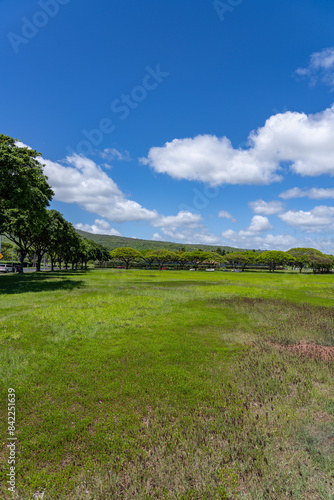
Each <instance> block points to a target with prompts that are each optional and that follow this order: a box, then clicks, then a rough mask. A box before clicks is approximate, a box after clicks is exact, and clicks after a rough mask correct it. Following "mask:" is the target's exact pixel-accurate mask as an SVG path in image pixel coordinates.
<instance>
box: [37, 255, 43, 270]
mask: <svg viewBox="0 0 334 500" xmlns="http://www.w3.org/2000/svg"><path fill="white" fill-rule="evenodd" d="M42 258H43V255H42V254H37V261H36V271H37V272H40V271H41V262H42Z"/></svg>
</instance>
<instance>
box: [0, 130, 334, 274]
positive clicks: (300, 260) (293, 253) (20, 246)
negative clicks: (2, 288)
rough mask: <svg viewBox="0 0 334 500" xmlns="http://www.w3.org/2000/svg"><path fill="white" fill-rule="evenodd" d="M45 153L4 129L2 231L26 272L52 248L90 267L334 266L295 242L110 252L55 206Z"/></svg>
mask: <svg viewBox="0 0 334 500" xmlns="http://www.w3.org/2000/svg"><path fill="white" fill-rule="evenodd" d="M40 156H41V154H40V153H38V152H37V151H35V150H33V149H30V148H27V147H20V145H19V144H17V142H16V141H15V140H14V139H12V138H11V137H9V136H6V135H3V134H0V171H1V176H0V234H5V235H6V236H7V238H8V239H9V240H10V241H12V242H13V243H14V244H15V245H16V247H17V253H18V254H19V256H20V262H21V272H23V263H24V261H25V258H26V257H27V255H29V253H30V254H31V253H33V254H34V255H35V257H36V264H37V266H36V267H37V270H38V271H39V270H40V268H41V261H42V259H43V256H44V255H45V254H47V255H48V256H49V257H50V260H51V268H52V270H53V268H54V264H55V263H56V262H58V263H59V265H60V266H61V264H62V262H63V263H64V265H65V267H66V269H67V267H68V265H69V263H71V264H72V267H74V266H77V265H78V263H82V264H83V266H85V267H87V263H88V261H90V260H94V261H97V260H98V261H100V262H102V261H107V260H109V257H110V256H111V258H113V259H116V260H118V261H120V262H122V263H124V266H125V267H126V268H129V267H130V266H131V264H133V263H134V262H136V261H140V260H141V261H142V262H145V263H146V266H147V267H150V266H151V265H152V264H153V263H157V264H158V266H159V268H160V269H161V268H162V267H163V266H164V265H166V264H167V263H174V264H177V265H178V266H179V267H180V268H181V269H183V267H184V266H185V265H186V264H189V263H190V264H191V265H192V266H193V267H194V268H195V269H197V268H198V266H199V265H200V264H203V263H206V264H207V265H210V266H213V265H218V264H220V263H224V262H225V263H226V264H230V265H232V266H233V267H237V268H239V269H241V270H244V269H245V268H246V267H247V265H251V264H252V265H254V264H260V265H267V266H269V269H270V270H271V271H272V272H274V271H275V269H276V267H277V266H283V265H286V264H290V265H293V266H296V267H298V268H299V270H300V272H301V271H302V269H303V268H304V267H306V266H307V267H311V268H312V269H313V271H314V272H328V271H329V270H330V269H331V268H332V267H333V256H329V255H324V254H322V253H321V252H319V250H315V249H313V248H293V249H291V250H290V251H289V252H282V251H276V250H273V251H266V252H262V253H257V252H255V251H243V252H241V251H240V252H239V251H238V252H232V253H229V254H225V250H221V249H220V248H218V249H217V251H216V252H205V251H201V250H194V251H191V252H186V251H180V252H172V251H170V250H157V251H153V250H145V251H143V252H139V251H138V250H134V249H133V248H116V249H115V250H113V251H112V252H111V253H110V254H109V252H108V250H107V249H106V248H104V247H103V246H102V245H99V244H97V243H95V242H93V241H91V240H87V239H84V238H82V237H81V236H79V235H78V234H77V233H76V231H75V229H74V227H73V226H72V224H70V223H69V222H67V221H66V220H65V219H64V217H63V216H62V215H61V214H60V213H59V212H57V211H56V210H49V209H48V207H49V204H50V201H51V199H52V196H53V194H54V193H53V191H52V189H51V187H50V186H49V184H48V182H47V177H46V176H45V175H44V172H43V167H42V164H41V163H40V161H39V157H40Z"/></svg>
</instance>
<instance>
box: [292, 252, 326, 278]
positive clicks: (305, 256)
mask: <svg viewBox="0 0 334 500" xmlns="http://www.w3.org/2000/svg"><path fill="white" fill-rule="evenodd" d="M288 253H289V254H290V255H292V257H294V259H295V261H294V265H295V266H297V267H298V269H299V272H300V273H301V272H302V270H303V268H304V267H306V266H307V265H309V263H310V262H311V261H312V260H313V257H317V256H321V255H323V254H322V253H321V252H320V251H319V250H316V249H315V248H300V247H298V248H291V249H290V250H288Z"/></svg>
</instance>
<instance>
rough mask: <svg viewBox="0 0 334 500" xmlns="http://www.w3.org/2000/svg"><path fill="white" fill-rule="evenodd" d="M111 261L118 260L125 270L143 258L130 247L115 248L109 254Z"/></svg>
mask: <svg viewBox="0 0 334 500" xmlns="http://www.w3.org/2000/svg"><path fill="white" fill-rule="evenodd" d="M110 257H111V259H115V260H119V261H120V262H122V263H123V264H124V265H125V269H129V268H130V267H131V264H132V263H133V262H134V261H135V260H137V259H142V258H143V256H142V254H141V253H140V252H138V250H135V249H134V248H130V247H119V248H115V249H114V250H112V251H111V252H110Z"/></svg>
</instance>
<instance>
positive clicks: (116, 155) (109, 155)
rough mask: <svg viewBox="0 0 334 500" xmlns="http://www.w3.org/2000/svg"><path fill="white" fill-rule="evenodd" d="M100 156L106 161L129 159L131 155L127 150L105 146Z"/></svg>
mask: <svg viewBox="0 0 334 500" xmlns="http://www.w3.org/2000/svg"><path fill="white" fill-rule="evenodd" d="M100 156H101V158H103V159H104V160H107V161H111V160H118V161H130V160H131V156H130V153H129V151H124V153H121V151H118V149H116V148H106V149H104V150H103V151H102V152H101V153H100Z"/></svg>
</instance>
